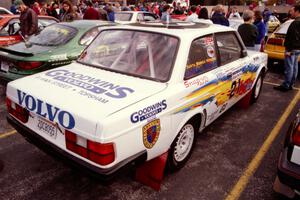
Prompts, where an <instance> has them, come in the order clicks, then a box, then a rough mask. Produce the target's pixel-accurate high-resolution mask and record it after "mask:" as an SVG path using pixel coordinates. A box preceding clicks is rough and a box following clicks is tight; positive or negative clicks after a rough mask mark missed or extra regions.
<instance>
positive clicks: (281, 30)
mask: <svg viewBox="0 0 300 200" xmlns="http://www.w3.org/2000/svg"><path fill="white" fill-rule="evenodd" d="M293 21H294V20H288V21H286V22H284V23H283V24H281V25H280V26H279V27H278V28H277V29H276V30H275V31H274V32H273V33H272V35H271V36H270V37H269V38H268V40H267V42H266V45H265V49H264V52H265V53H267V54H268V58H269V61H268V63H272V62H273V60H282V61H283V60H284V52H285V47H284V40H285V35H286V33H287V30H288V28H289V26H290V25H291V23H292V22H293ZM299 62H300V58H299Z"/></svg>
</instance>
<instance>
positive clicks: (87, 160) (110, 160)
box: [6, 64, 164, 178]
mask: <svg viewBox="0 0 300 200" xmlns="http://www.w3.org/2000/svg"><path fill="white" fill-rule="evenodd" d="M108 74H110V76H108ZM114 76H115V78H114V80H117V81H113V82H110V81H109V82H108V81H105V80H108V79H105V77H111V78H112V77H114ZM100 77H101V79H100ZM78 78H82V79H85V80H86V78H89V79H90V80H91V81H90V82H89V84H88V83H87V82H83V81H82V80H79V79H78ZM125 78H126V80H127V82H126V83H123V84H122V83H121V79H125ZM62 80H64V81H65V80H68V81H65V82H64V81H62ZM100 80H101V81H100ZM92 81H94V85H93V84H92ZM119 81H120V82H119ZM134 81H136V79H135V78H129V77H127V76H123V75H119V74H116V73H115V74H111V73H110V72H106V71H102V70H98V69H93V68H91V69H90V68H87V69H86V68H82V67H81V66H79V65H78V64H74V65H72V66H66V67H65V68H57V69H53V70H50V71H46V72H43V73H40V74H36V75H33V76H30V77H25V78H22V79H19V80H16V81H12V82H10V83H9V84H8V85H7V98H6V104H7V110H8V113H9V115H8V117H7V119H8V122H9V123H10V124H11V125H12V126H13V127H14V128H15V129H16V130H17V131H18V132H19V133H20V134H22V135H23V136H24V137H25V138H27V139H29V140H30V141H31V142H33V143H34V144H35V145H36V146H38V147H40V148H41V149H43V150H46V151H47V152H49V153H51V154H54V155H55V157H61V158H63V160H64V161H67V162H68V163H71V164H73V165H76V166H80V167H83V168H85V169H88V171H90V172H96V173H94V174H98V175H99V176H100V177H103V178H110V176H113V175H114V174H115V172H117V171H119V169H120V168H122V167H125V166H126V165H127V164H130V163H132V162H134V161H136V160H139V161H140V160H141V161H145V160H146V159H147V154H146V150H145V147H144V145H143V140H142V137H140V134H141V133H140V130H139V129H137V128H136V126H132V123H131V121H130V120H129V119H128V116H127V115H125V114H122V113H121V111H122V110H126V109H127V108H129V107H130V106H129V105H133V104H134V103H135V102H136V101H140V99H145V98H147V97H148V96H149V95H150V96H151V95H152V94H154V93H156V92H159V91H160V90H162V89H163V88H164V84H159V83H157V84H153V83H152V82H150V81H145V82H144V84H140V85H137V86H135V87H134V89H132V88H128V87H125V86H124V85H128V86H129V85H131V86H132V85H133V82H134ZM117 82H118V83H117ZM79 83H80V84H79ZM104 83H105V85H107V87H104V86H103V84H104ZM95 84H96V85H95ZM97 84H98V85H97ZM101 84H102V85H101ZM145 84H151V85H152V87H150V86H148V88H150V89H151V91H150V89H149V91H148V92H144V91H145V89H144V88H143V86H145ZM112 85H115V86H114V87H112ZM29 86H30V87H29ZM41 88H43V89H41ZM96 89H97V91H96ZM93 92H95V93H94V94H93ZM97 92H101V93H100V94H98V93H97ZM118 92H119V93H118ZM131 93H134V94H135V95H132V94H131ZM100 97H103V98H102V99H100ZM104 97H105V98H104ZM120 99H122V101H121V100H120ZM132 109H134V108H132ZM124 112H125V111H124ZM124 121H125V122H124ZM116 124H118V126H116ZM129 125H131V126H130V127H131V128H128V127H129ZM112 126H113V127H114V128H113V127H112ZM132 140H135V141H136V143H137V144H135V145H131V146H130V147H129V146H128V144H129V141H132Z"/></svg>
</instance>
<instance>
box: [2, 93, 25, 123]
mask: <svg viewBox="0 0 300 200" xmlns="http://www.w3.org/2000/svg"><path fill="white" fill-rule="evenodd" d="M6 106H7V111H8V113H10V114H11V115H13V116H14V117H16V118H17V119H18V120H20V121H21V122H23V123H27V122H28V118H29V111H28V110H26V109H25V108H23V107H21V106H19V105H18V104H16V103H14V102H12V101H11V100H10V99H9V98H7V97H6Z"/></svg>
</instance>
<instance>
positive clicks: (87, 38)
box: [79, 27, 100, 46]
mask: <svg viewBox="0 0 300 200" xmlns="http://www.w3.org/2000/svg"><path fill="white" fill-rule="evenodd" d="M99 32H100V27H95V28H92V29H90V30H88V31H87V32H86V33H85V34H84V35H83V36H82V37H81V39H80V40H79V44H80V45H84V46H87V45H89V44H90V43H91V42H92V41H93V39H94V38H95V37H96V36H97V34H98V33H99Z"/></svg>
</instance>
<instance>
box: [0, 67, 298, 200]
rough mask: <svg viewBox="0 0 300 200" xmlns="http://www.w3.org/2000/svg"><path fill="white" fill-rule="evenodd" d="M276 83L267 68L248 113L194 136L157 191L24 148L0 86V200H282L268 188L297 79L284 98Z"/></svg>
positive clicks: (233, 114) (238, 112)
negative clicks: (180, 164)
mask: <svg viewBox="0 0 300 200" xmlns="http://www.w3.org/2000/svg"><path fill="white" fill-rule="evenodd" d="M282 79H283V77H282V75H280V73H278V72H274V70H271V71H270V72H269V73H268V74H267V76H266V78H265V80H264V86H263V92H262V93H261V96H260V98H259V100H258V102H257V103H255V104H254V105H252V106H251V107H249V108H242V107H239V106H234V107H233V108H231V109H230V110H229V111H227V112H226V113H225V114H224V115H222V116H221V117H220V118H219V119H217V120H216V121H215V122H213V123H212V124H211V125H210V126H209V127H207V128H206V129H205V130H204V131H203V133H201V134H199V136H198V138H197V141H196V147H195V149H194V152H193V154H192V157H191V158H190V160H189V161H188V163H187V165H186V166H185V167H184V168H183V169H181V170H180V171H179V172H177V173H172V174H170V173H166V174H165V177H164V180H163V183H162V185H161V189H160V191H158V192H157V191H155V190H153V189H151V188H150V187H147V186H145V185H143V184H141V183H139V182H137V181H135V180H134V178H133V173H134V171H133V170H132V171H130V170H129V171H126V172H124V173H122V174H120V175H119V176H118V177H116V178H115V179H114V180H112V181H111V182H110V183H103V182H101V181H99V180H97V179H94V178H92V177H89V176H87V175H85V174H83V173H82V172H80V171H78V170H74V169H71V168H70V167H69V166H66V165H64V164H62V163H61V162H59V161H56V160H55V159H53V158H52V157H50V156H48V155H46V154H45V153H43V152H42V151H40V150H39V149H37V148H36V147H35V146H33V145H31V144H30V143H28V142H27V141H26V140H24V139H23V137H22V136H21V135H19V134H18V133H16V131H14V129H13V128H12V127H11V126H10V125H9V124H8V123H7V122H6V114H7V112H6V108H5V89H4V88H3V87H1V88H0V91H1V94H0V95H1V97H0V102H1V103H0V113H1V114H0V162H1V163H3V166H4V167H3V169H2V171H0V185H1V189H0V196H1V198H2V199H203V200H205V199H210V200H211V199H226V198H227V199H236V198H239V199H249V200H250V199H269V200H271V199H272V200H279V199H280V200H281V199H284V197H282V196H280V195H278V194H275V193H274V192H273V190H272V184H273V181H274V179H275V176H276V164H277V160H278V156H279V153H280V150H281V147H282V143H283V138H284V135H285V132H286V130H287V128H288V125H289V123H290V122H291V121H292V119H293V117H294V116H295V114H296V111H297V110H298V109H299V108H300V102H299V96H300V85H299V81H298V85H297V88H296V89H295V90H293V91H290V92H286V93H282V92H278V91H276V90H273V86H274V85H276V84H280V83H281V80H282ZM277 134H278V135H277ZM269 136H270V137H271V138H269V140H267V138H268V137H269ZM272 137H274V141H273V140H272ZM128 148H130V143H129V142H128ZM260 160H261V162H260ZM250 163H251V164H250Z"/></svg>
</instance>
